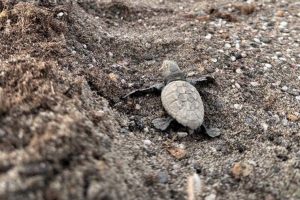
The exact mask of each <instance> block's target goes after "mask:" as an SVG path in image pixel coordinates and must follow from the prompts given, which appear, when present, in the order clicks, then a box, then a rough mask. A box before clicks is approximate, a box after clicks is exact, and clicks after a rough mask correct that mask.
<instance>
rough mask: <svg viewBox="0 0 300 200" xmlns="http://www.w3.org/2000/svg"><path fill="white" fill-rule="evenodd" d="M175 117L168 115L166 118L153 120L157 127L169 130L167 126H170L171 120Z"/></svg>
mask: <svg viewBox="0 0 300 200" xmlns="http://www.w3.org/2000/svg"><path fill="white" fill-rule="evenodd" d="M173 120H174V119H173V118H171V117H166V118H156V119H154V120H152V124H153V126H154V127H155V128H156V129H159V130H161V131H165V130H167V128H168V127H169V126H170V124H171V122H172V121H173Z"/></svg>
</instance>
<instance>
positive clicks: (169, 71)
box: [123, 60, 220, 137]
mask: <svg viewBox="0 0 300 200" xmlns="http://www.w3.org/2000/svg"><path fill="white" fill-rule="evenodd" d="M160 70H161V72H162V76H163V78H164V83H159V84H156V85H153V86H151V87H149V88H145V89H138V90H134V91H132V92H131V93H129V94H127V95H126V96H124V97H123V98H127V97H130V96H139V95H143V94H147V93H151V92H156V93H161V101H162V105H163V107H164V108H165V110H166V112H167V113H168V114H169V116H168V117H166V118H157V119H154V120H153V121H152V123H153V125H154V127H155V128H157V129H160V130H166V129H167V128H168V127H169V125H170V123H171V122H172V121H173V120H176V121H177V122H178V123H179V124H181V125H183V126H184V127H187V128H189V132H194V131H195V130H197V129H201V130H204V132H206V133H207V134H208V135H209V136H211V137H216V136H218V135H219V134H220V131H219V130H218V129H215V128H212V129H206V128H205V126H204V125H203V121H204V106H203V102H202V99H201V96H200V94H199V92H198V91H197V89H196V87H195V86H196V85H199V84H203V83H213V82H214V81H215V80H214V78H212V77H209V76H206V77H201V78H199V79H195V80H187V79H186V76H185V74H184V73H183V72H182V71H181V70H180V68H179V67H178V65H177V63H176V62H175V61H171V60H165V61H164V62H163V64H162V67H161V69H160Z"/></svg>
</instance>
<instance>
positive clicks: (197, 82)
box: [187, 76, 216, 87]
mask: <svg viewBox="0 0 300 200" xmlns="http://www.w3.org/2000/svg"><path fill="white" fill-rule="evenodd" d="M187 81H188V82H189V83H190V84H192V85H193V86H195V87H202V86H205V85H209V84H215V83H216V80H215V78H213V77H211V76H202V77H200V78H198V79H191V80H187Z"/></svg>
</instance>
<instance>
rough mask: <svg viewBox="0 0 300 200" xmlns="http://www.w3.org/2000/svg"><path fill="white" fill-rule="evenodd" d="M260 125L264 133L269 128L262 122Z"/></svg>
mask: <svg viewBox="0 0 300 200" xmlns="http://www.w3.org/2000/svg"><path fill="white" fill-rule="evenodd" d="M260 125H261V127H262V129H263V131H264V132H267V130H268V128H269V125H268V124H266V123H264V122H263V123H261V124H260Z"/></svg>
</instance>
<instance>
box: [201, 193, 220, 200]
mask: <svg viewBox="0 0 300 200" xmlns="http://www.w3.org/2000/svg"><path fill="white" fill-rule="evenodd" d="M216 198H217V196H216V195H215V194H210V195H208V196H206V197H205V198H204V200H215V199H216Z"/></svg>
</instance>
